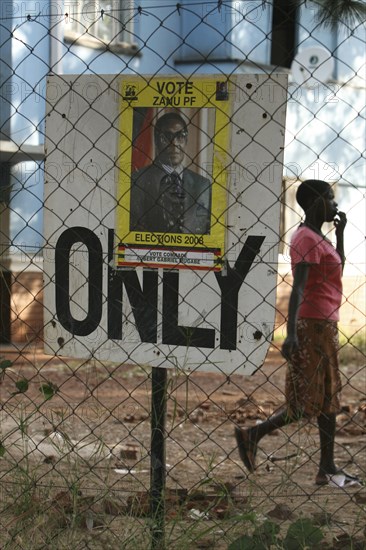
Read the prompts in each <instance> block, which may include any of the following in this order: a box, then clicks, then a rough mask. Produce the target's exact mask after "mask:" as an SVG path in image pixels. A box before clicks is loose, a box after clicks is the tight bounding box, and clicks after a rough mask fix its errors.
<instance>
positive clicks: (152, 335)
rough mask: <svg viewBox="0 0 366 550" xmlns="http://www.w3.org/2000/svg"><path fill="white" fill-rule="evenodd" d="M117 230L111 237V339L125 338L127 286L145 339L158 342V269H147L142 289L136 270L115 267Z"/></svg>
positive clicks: (109, 313)
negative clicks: (124, 316)
mask: <svg viewBox="0 0 366 550" xmlns="http://www.w3.org/2000/svg"><path fill="white" fill-rule="evenodd" d="M113 242H114V232H113V229H110V230H109V236H108V338H111V339H112V340H122V332H123V308H122V297H123V285H125V288H126V292H127V296H128V299H129V301H130V304H131V307H132V312H133V315H134V318H135V322H136V328H137V330H138V333H139V336H140V339H141V342H150V343H156V342H157V330H158V271H157V270H156V271H155V270H154V271H150V270H149V271H147V270H144V271H143V288H141V285H140V282H139V279H138V276H137V273H136V270H135V269H126V270H121V271H117V270H116V269H113V267H111V265H113Z"/></svg>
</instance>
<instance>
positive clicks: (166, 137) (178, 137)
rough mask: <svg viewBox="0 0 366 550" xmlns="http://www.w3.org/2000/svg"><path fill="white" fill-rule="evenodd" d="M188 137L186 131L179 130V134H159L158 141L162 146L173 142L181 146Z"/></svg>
mask: <svg viewBox="0 0 366 550" xmlns="http://www.w3.org/2000/svg"><path fill="white" fill-rule="evenodd" d="M187 137H188V132H187V130H179V132H159V133H158V139H159V141H160V142H161V143H162V144H163V145H169V144H170V143H173V141H177V142H178V143H179V144H180V145H182V144H183V143H184V142H185V141H186V139H187Z"/></svg>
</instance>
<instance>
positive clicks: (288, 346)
mask: <svg viewBox="0 0 366 550" xmlns="http://www.w3.org/2000/svg"><path fill="white" fill-rule="evenodd" d="M298 349H299V341H298V339H297V336H287V338H286V339H285V341H284V343H283V344H282V349H281V353H282V355H283V357H284V358H285V359H287V361H290V360H291V356H292V355H293V354H294V353H296V352H297V350H298Z"/></svg>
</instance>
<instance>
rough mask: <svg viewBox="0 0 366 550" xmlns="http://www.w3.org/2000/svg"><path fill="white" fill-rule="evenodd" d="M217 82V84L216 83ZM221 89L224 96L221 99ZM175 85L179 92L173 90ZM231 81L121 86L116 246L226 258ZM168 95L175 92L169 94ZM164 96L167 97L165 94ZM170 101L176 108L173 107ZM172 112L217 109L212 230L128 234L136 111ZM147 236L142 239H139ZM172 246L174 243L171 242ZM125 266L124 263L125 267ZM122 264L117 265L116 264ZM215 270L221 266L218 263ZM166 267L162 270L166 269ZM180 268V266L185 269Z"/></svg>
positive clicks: (138, 80)
mask: <svg viewBox="0 0 366 550" xmlns="http://www.w3.org/2000/svg"><path fill="white" fill-rule="evenodd" d="M218 83H219V84H218ZM218 85H219V86H221V87H223V95H220V96H219V95H218V93H217V89H218ZM174 86H175V87H174ZM228 87H229V83H228V81H227V78H226V77H224V76H221V75H217V76H207V77H205V76H200V77H186V78H183V77H176V76H166V75H164V76H161V77H151V78H149V79H148V78H143V77H137V76H136V77H134V76H131V77H128V78H127V77H126V78H123V79H122V83H121V100H120V105H121V107H120V117H119V141H118V180H117V210H116V225H115V233H116V241H117V242H116V244H117V245H118V243H123V246H126V245H127V246H130V247H137V246H140V245H143V246H148V247H149V248H154V246H158V247H159V248H161V247H162V246H166V247H174V248H175V249H181V248H186V249H187V247H189V248H190V249H197V251H198V250H199V249H201V250H203V251H204V250H215V251H216V253H217V250H219V251H220V254H219V256H220V257H222V256H223V255H224V253H225V237H226V225H227V224H226V213H227V179H228V168H229V154H228V151H229V139H230V114H231V102H230V95H229V88H228ZM167 90H168V91H169V92H171V93H167ZM164 92H165V95H164ZM169 101H171V103H172V104H170V105H169ZM157 106H158V107H161V108H163V107H172V108H175V109H176V110H179V109H185V108H190V107H191V108H192V107H193V108H205V109H207V108H209V109H215V130H214V136H213V138H212V143H213V155H212V161H213V163H212V174H211V178H212V208H211V231H210V234H207V235H199V236H197V235H193V234H184V235H183V238H182V236H181V234H179V235H180V238H177V237H178V234H175V233H171V234H169V235H170V237H171V238H169V239H168V238H167V234H164V233H158V232H154V233H150V232H141V231H130V192H131V172H132V161H131V159H132V141H133V137H132V132H133V113H134V109H135V108H136V107H157ZM141 235H142V236H143V238H142V237H141ZM169 241H170V242H169ZM122 263H123V262H122ZM117 265H118V262H117ZM217 265H220V261H218V263H217ZM163 267H164V266H163ZM181 267H182V266H181Z"/></svg>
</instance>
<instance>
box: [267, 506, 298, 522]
mask: <svg viewBox="0 0 366 550" xmlns="http://www.w3.org/2000/svg"><path fill="white" fill-rule="evenodd" d="M267 516H269V517H270V518H276V519H283V520H285V519H292V518H293V517H294V514H293V513H292V510H291V508H289V507H288V506H287V504H276V506H275V507H274V508H273V509H272V510H270V511H269V512H268V513H267Z"/></svg>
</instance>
